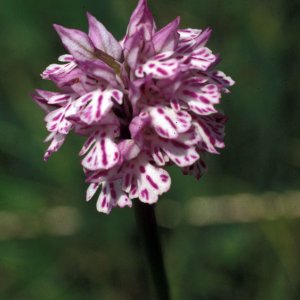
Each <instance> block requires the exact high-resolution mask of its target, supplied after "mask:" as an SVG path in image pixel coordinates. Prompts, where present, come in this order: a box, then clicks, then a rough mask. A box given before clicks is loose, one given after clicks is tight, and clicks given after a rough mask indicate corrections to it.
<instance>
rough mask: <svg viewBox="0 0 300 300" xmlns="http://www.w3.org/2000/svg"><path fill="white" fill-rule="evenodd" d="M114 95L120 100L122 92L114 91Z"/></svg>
mask: <svg viewBox="0 0 300 300" xmlns="http://www.w3.org/2000/svg"><path fill="white" fill-rule="evenodd" d="M113 96H114V97H115V98H116V99H117V100H120V94H119V93H118V92H117V91H113Z"/></svg>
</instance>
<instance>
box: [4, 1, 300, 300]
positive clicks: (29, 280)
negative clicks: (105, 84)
mask: <svg viewBox="0 0 300 300" xmlns="http://www.w3.org/2000/svg"><path fill="white" fill-rule="evenodd" d="M149 2H150V6H151V7H152V9H153V12H154V15H155V17H156V20H157V22H158V24H159V25H160V26H162V25H164V24H166V23H167V22H169V21H170V20H171V19H172V18H174V17H175V16H177V15H181V17H182V27H194V28H204V27H206V26H210V27H212V28H213V30H214V31H213V36H212V39H211V41H210V43H209V45H210V47H211V48H212V49H213V50H214V51H216V52H219V53H221V55H222V57H223V58H224V61H223V62H222V63H221V66H220V68H221V69H222V70H224V71H225V72H226V73H228V74H230V75H232V77H233V78H234V79H235V80H236V81H237V84H236V86H235V87H233V88H232V94H231V95H229V96H225V97H224V99H223V103H222V109H223V110H224V111H225V112H226V114H227V115H228V116H229V123H228V126H227V138H226V143H227V148H226V149H225V150H224V151H222V155H221V156H218V157H210V158H209V159H208V160H209V161H208V165H209V172H208V173H207V174H206V175H205V176H204V178H203V179H202V180H200V181H199V182H197V181H195V180H194V179H193V178H188V177H183V176H182V175H181V173H180V172H179V171H178V170H172V175H173V177H172V178H173V184H172V189H171V191H170V192H169V193H168V194H167V195H165V196H164V197H163V198H161V200H160V202H159V204H158V207H157V209H158V218H159V223H160V224H161V229H162V232H161V233H162V237H163V243H164V248H165V249H164V250H165V257H166V263H167V269H168V273H169V277H170V284H171V287H172V293H173V296H174V299H175V300H183V299H184V300H198V299H208V300H223V299H228V300H229V299H230V300H241V299H243V300H269V299H270V300H292V299H295V300H296V299H299V297H300V234H299V230H300V214H299V203H298V201H299V202H300V199H298V198H300V197H299V187H300V176H299V168H300V136H299V128H300V99H299V96H300V92H299V91H300V90H299V70H300V68H299V67H300V66H299V60H300V39H299V28H300V17H299V16H300V3H299V1H296V0H290V1H284V0H273V1H266V0H264V1H262V0H253V1H244V0H240V1H221V0H210V1H208V0H206V1H204V0H185V1H181V0H164V1H162V0H152V1H151V0H150V1H149ZM135 5H136V1H133V0H127V1H125V0H111V1H100V0H73V1H66V0H60V1H58V0H52V1H36V0H26V1H20V0H1V1H0V26H1V27H0V28H1V29H0V54H1V62H0V132H1V133H0V134H1V139H0V199H1V200H0V299H3V300H21V299H22V300H54V299H59V300H69V299H72V300H83V299H89V300H93V299H101V300H127V299H128V300H129V299H142V300H149V299H150V297H149V286H148V283H147V275H146V273H145V270H144V268H143V257H142V254H141V249H140V247H139V242H138V237H137V233H136V232H137V231H136V228H135V223H134V218H133V211H132V210H130V209H123V210H121V209H116V210H114V211H113V212H112V214H111V215H110V216H108V217H107V216H105V215H102V214H99V213H97V212H96V209H95V201H93V202H91V203H88V204H87V203H86V202H85V201H84V194H85V188H86V186H85V184H84V177H83V174H82V170H81V167H80V163H79V159H78V157H77V155H76V153H77V152H78V151H79V149H80V144H81V142H82V140H81V139H79V138H76V137H71V138H69V139H68V141H67V142H66V143H65V145H64V146H63V148H62V149H61V151H60V152H59V153H57V154H56V155H54V156H53V157H52V158H51V159H50V161H49V162H48V163H47V164H45V163H44V162H43V161H42V156H43V151H44V149H45V147H46V145H44V144H43V143H42V141H43V139H44V137H45V136H46V130H45V129H44V123H43V113H42V112H41V111H40V109H39V108H38V107H37V105H36V104H35V103H33V101H32V100H31V98H30V93H31V92H32V91H33V89H34V88H37V87H39V88H44V89H49V88H53V86H52V85H50V84H49V83H48V82H45V81H42V80H41V78H40V77H39V73H41V71H42V70H43V68H44V67H46V66H47V65H48V64H50V63H53V62H55V61H56V58H57V57H58V55H60V54H62V53H64V49H63V47H62V45H61V43H60V41H59V38H58V37H57V35H56V33H55V32H54V30H53V28H52V23H58V24H62V25H65V26H67V27H73V28H82V29H84V30H85V29H86V28H87V25H86V20H85V12H86V11H90V12H92V13H93V14H94V15H96V17H98V18H99V19H100V20H101V21H102V22H103V23H104V24H106V26H107V27H108V28H109V29H110V30H111V31H112V32H113V33H114V34H115V35H116V36H117V37H118V38H121V37H122V35H123V34H124V32H125V28H126V25H127V21H128V18H129V15H130V13H131V11H132V9H133V7H134V6H135ZM202 219H203V220H202Z"/></svg>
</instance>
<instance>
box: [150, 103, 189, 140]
mask: <svg viewBox="0 0 300 300" xmlns="http://www.w3.org/2000/svg"><path fill="white" fill-rule="evenodd" d="M149 113H150V116H151V124H152V126H153V127H154V129H155V131H156V132H157V134H158V135H159V136H161V137H163V138H169V139H174V138H176V137H178V135H179V133H182V132H186V131H188V130H189V128H190V127H191V116H190V115H189V114H188V113H187V112H185V111H179V112H175V111H174V110H172V109H171V108H168V107H162V106H156V107H152V108H150V109H149Z"/></svg>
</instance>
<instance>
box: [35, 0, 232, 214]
mask: <svg viewBox="0 0 300 300" xmlns="http://www.w3.org/2000/svg"><path fill="white" fill-rule="evenodd" d="M87 18H88V22H89V32H88V34H86V33H84V32H81V31H79V30H76V29H68V28H65V27H62V26H60V25H54V28H55V30H56V31H57V33H58V34H59V36H60V38H61V40H62V42H63V44H64V46H65V48H66V49H67V51H68V52H69V54H66V55H63V56H61V57H60V58H59V59H58V60H59V61H60V64H52V65H50V66H49V67H47V69H46V70H45V71H44V72H43V73H42V78H43V79H47V80H51V81H53V82H54V83H55V84H56V86H57V87H58V89H59V92H49V91H44V90H36V93H35V94H34V96H33V98H34V99H35V101H36V102H37V103H38V104H39V105H40V106H41V107H42V108H43V109H44V111H45V112H46V113H47V115H46V118H45V121H46V127H47V130H48V131H49V133H50V134H49V136H48V137H47V139H46V141H47V142H50V146H49V148H48V149H47V151H46V154H45V157H44V158H45V160H47V159H48V158H49V157H50V156H51V155H52V153H53V152H56V151H58V150H59V148H60V147H61V146H62V144H63V143H64V141H65V139H66V137H67V135H68V133H69V132H71V131H73V132H75V133H77V134H80V135H83V136H86V142H85V143H84V145H83V148H82V149H81V151H80V155H81V156H82V162H81V163H82V166H83V169H84V172H85V175H86V181H87V182H88V183H89V184H90V185H89V187H88V190H87V200H90V199H91V198H92V197H93V196H94V194H95V193H96V192H97V191H98V189H99V187H101V192H100V193H99V196H98V200H97V209H98V210H99V211H101V212H104V213H109V212H110V211H111V209H112V208H113V207H115V206H119V207H124V206H131V205H132V199H134V198H139V199H140V201H142V202H145V203H149V204H152V203H155V202H157V200H158V198H159V196H160V195H162V194H163V193H165V192H167V191H168V190H169V188H170V185H171V178H170V176H169V174H168V172H167V171H166V170H165V169H164V168H165V167H166V166H168V165H174V164H175V165H177V166H178V167H180V168H181V169H182V171H183V173H184V174H192V175H194V176H195V177H196V178H200V177H201V175H202V174H203V172H204V171H205V170H206V165H205V163H204V161H203V159H202V156H203V153H205V152H209V153H214V154H215V153H218V150H217V149H218V148H223V147H224V142H223V137H224V125H225V122H226V117H225V116H224V115H223V114H222V113H220V112H218V111H217V109H216V104H218V103H219V101H220V98H221V94H222V92H223V93H227V92H228V87H229V86H231V85H233V84H234V81H233V80H232V79H231V78H230V77H228V76H226V75H225V74H224V73H223V72H221V71H218V70H216V69H215V68H216V65H217V64H218V62H219V58H218V56H216V55H215V54H213V53H212V51H211V50H210V49H209V48H207V47H206V43H207V41H208V39H209V37H210V34H211V30H210V29H205V30H200V29H190V28H188V29H179V22H180V19H179V18H176V19H175V20H174V21H172V22H171V23H169V24H168V25H167V26H165V27H164V28H162V29H160V30H158V31H157V29H156V25H155V22H154V20H153V17H152V14H151V12H150V10H149V8H148V6H147V1H146V0H140V1H139V3H138V6H137V8H136V9H135V11H134V12H133V14H132V16H131V18H130V21H129V25H128V28H127V33H126V35H125V37H124V38H123V40H122V41H120V42H119V41H117V40H116V39H115V38H114V37H113V35H112V34H111V33H110V32H109V31H108V30H107V29H106V28H105V27H104V25H102V24H101V23H100V22H99V21H97V20H96V19H95V18H94V17H93V16H92V15H90V14H87Z"/></svg>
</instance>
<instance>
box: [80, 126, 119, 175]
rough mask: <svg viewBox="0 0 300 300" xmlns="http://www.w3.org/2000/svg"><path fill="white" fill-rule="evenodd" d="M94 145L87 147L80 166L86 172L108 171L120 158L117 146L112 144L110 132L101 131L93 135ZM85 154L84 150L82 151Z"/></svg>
mask: <svg viewBox="0 0 300 300" xmlns="http://www.w3.org/2000/svg"><path fill="white" fill-rule="evenodd" d="M93 142H94V144H93V145H92V144H90V145H88V146H87V148H88V149H89V152H88V154H87V155H86V156H85V158H84V159H83V160H82V165H83V167H84V168H86V169H88V170H99V169H100V170H101V169H105V170H107V169H110V168H112V167H113V166H115V165H116V164H117V163H118V161H119V158H120V153H119V149H118V146H117V145H116V144H115V143H114V142H113V135H112V132H111V130H103V131H101V132H99V133H98V134H96V135H95V137H94V141H93ZM82 152H83V153H84V152H86V151H85V150H83V151H82Z"/></svg>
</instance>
